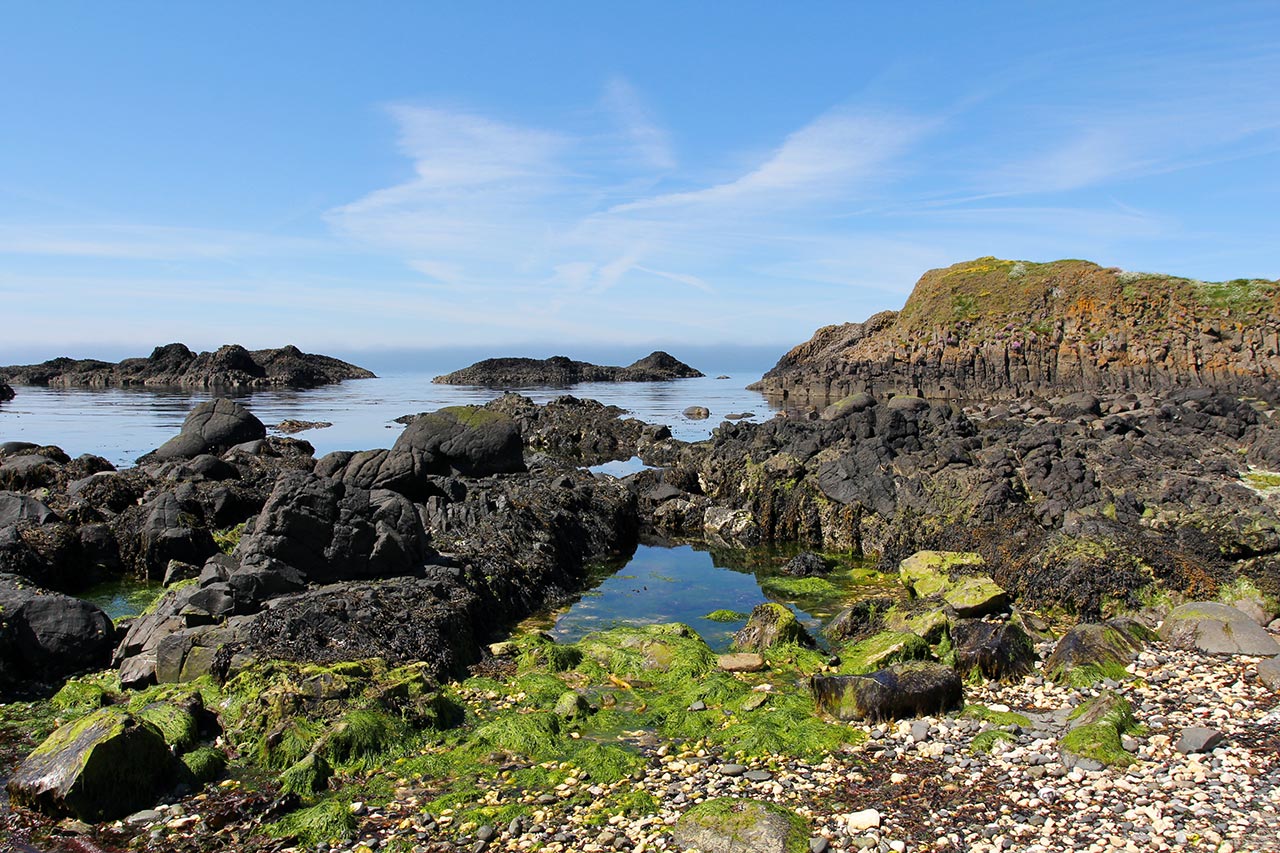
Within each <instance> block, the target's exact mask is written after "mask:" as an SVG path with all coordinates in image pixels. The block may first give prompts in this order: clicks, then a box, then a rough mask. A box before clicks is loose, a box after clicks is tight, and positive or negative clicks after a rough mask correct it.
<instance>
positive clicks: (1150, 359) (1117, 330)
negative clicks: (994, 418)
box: [753, 258, 1280, 406]
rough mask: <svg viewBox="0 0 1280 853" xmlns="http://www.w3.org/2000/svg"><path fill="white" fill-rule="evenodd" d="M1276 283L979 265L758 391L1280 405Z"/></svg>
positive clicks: (829, 397) (805, 353)
mask: <svg viewBox="0 0 1280 853" xmlns="http://www.w3.org/2000/svg"><path fill="white" fill-rule="evenodd" d="M1277 380H1280V282H1277V281H1267V280H1261V279H1236V280H1234V281H1228V282H1200V281H1192V280H1189V279H1185V278H1178V277H1175V276H1168V275H1159V274H1151V273H1131V272H1124V271H1122V270H1118V269H1114V268H1111V269H1107V268H1103V267H1100V266H1098V265H1097V264H1093V263H1089V262H1088V261H1078V260H1064V261H1054V262H1052V263H1045V264H1036V263H1029V262H1025V261H1006V260H999V259H996V258H979V259H977V260H974V261H968V262H965V263H959V264H955V265H954V266H950V267H947V268H946V269H937V270H930V271H929V272H927V273H925V274H924V276H922V277H921V278H920V281H919V282H918V283H917V284H916V286H915V289H914V290H913V291H912V293H911V296H910V297H909V298H908V299H907V302H906V304H905V305H904V306H903V308H902V310H901V311H884V312H881V313H879V314H875V315H874V316H872V317H870V318H869V319H867V320H866V321H865V322H862V323H845V324H843V325H832V326H826V327H824V328H822V329H819V330H818V331H817V333H816V334H815V335H814V336H813V338H812V339H810V340H809V341H806V342H805V343H803V344H801V345H800V346H798V347H796V348H794V349H792V350H791V351H790V352H788V353H787V354H786V355H785V356H783V357H782V359H781V360H780V361H779V362H778V364H777V366H775V367H774V368H773V369H772V370H770V371H769V372H768V373H767V374H765V376H764V378H763V379H762V380H761V381H760V382H759V383H758V384H757V385H755V386H753V387H755V388H757V389H758V390H760V391H763V392H764V393H765V394H766V395H768V396H769V397H771V398H773V399H775V400H785V401H787V402H788V403H790V404H793V405H805V404H813V405H820V406H821V405H826V404H828V403H831V402H834V401H836V400H839V399H841V398H844V397H846V396H849V395H851V394H855V393H859V392H865V393H870V394H873V395H875V396H881V397H883V396H891V395H893V394H911V395H914V396H920V397H926V398H930V399H958V400H977V399H982V400H992V399H1000V400H1016V399H1023V398H1027V397H1036V396H1040V397H1048V396H1054V395H1060V394H1069V393H1072V392H1076V391H1089V392H1092V393H1099V392H1108V391H1110V392H1124V391H1137V392H1142V391H1154V392H1158V391H1169V390H1173V389H1179V388H1213V389H1215V390H1218V391H1222V392H1225V393H1229V394H1236V395H1246V396H1254V397H1260V398H1263V399H1266V400H1269V401H1272V402H1276V401H1277V400H1280V382H1278V381H1277Z"/></svg>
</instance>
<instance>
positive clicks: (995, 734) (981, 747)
mask: <svg viewBox="0 0 1280 853" xmlns="http://www.w3.org/2000/svg"><path fill="white" fill-rule="evenodd" d="M1017 739H1018V738H1017V737H1015V736H1014V734H1013V732H1006V731H1004V730H1003V729H987V730H986V731H985V732H978V734H977V735H975V736H974V738H973V742H972V743H971V744H969V751H970V752H972V753H973V754H974V755H985V754H986V753H988V752H990V751H991V750H993V749H995V746H996V743H998V742H1000V741H1004V742H1006V743H1014V742H1015V741H1017Z"/></svg>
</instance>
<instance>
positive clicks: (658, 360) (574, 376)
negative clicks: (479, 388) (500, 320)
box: [432, 351, 703, 388]
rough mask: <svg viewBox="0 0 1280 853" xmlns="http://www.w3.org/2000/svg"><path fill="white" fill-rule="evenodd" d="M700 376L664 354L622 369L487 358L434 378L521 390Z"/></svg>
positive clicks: (560, 359)
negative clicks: (547, 386)
mask: <svg viewBox="0 0 1280 853" xmlns="http://www.w3.org/2000/svg"><path fill="white" fill-rule="evenodd" d="M702 375H703V374H702V373H701V372H700V371H697V370H694V369H693V368H692V367H690V366H689V365H687V364H685V363H684V362H683V361H680V360H679V359H677V358H674V357H673V356H671V355H668V354H667V353H665V352H661V351H658V352H652V353H650V354H649V355H646V356H645V357H644V358H642V359H640V360H639V361H637V362H635V363H634V364H629V365H627V366H626V367H611V366H609V365H601V364H590V363H588V362H585V361H573V360H571V359H569V358H568V357H566V356H563V355H556V356H552V357H551V358H541V359H540V358H487V359H485V360H484V361H478V362H476V363H475V364H473V365H471V366H470V367H464V368H463V369H462V370H455V371H454V372H453V373H446V374H445V375H444V376H437V377H436V378H435V379H433V380H432V381H433V382H436V383H439V384H441V385H486V386H498V387H504V388H524V387H529V386H532V385H576V384H578V383H579V382H664V381H666V380H668V379H694V378H697V377H699V376H702Z"/></svg>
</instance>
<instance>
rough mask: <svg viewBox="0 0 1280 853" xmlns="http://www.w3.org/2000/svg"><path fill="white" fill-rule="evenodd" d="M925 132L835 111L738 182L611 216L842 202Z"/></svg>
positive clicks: (909, 124) (896, 120) (623, 208)
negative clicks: (688, 209)
mask: <svg viewBox="0 0 1280 853" xmlns="http://www.w3.org/2000/svg"><path fill="white" fill-rule="evenodd" d="M926 128H927V123H925V122H922V121H918V120H911V119H906V118H902V117H891V116H877V115H859V114H855V113H850V112H846V111H844V110H835V111H833V112H831V113H828V114H826V115H823V116H820V117H818V118H817V119H816V120H814V121H813V122H811V123H810V124H808V125H806V126H804V127H802V128H800V129H799V130H797V131H795V132H794V133H792V134H791V135H790V136H788V137H787V138H786V140H785V141H783V143H782V144H781V145H780V146H779V147H778V148H777V149H776V150H775V151H773V152H772V153H771V154H770V156H769V157H768V158H767V159H765V161H764V162H763V163H761V164H760V165H759V166H757V167H755V168H754V169H752V170H750V171H749V172H747V173H746V174H744V175H742V176H740V177H738V178H735V179H733V180H731V181H727V182H724V183H720V184H716V185H714V186H710V187H706V188H703V189H697V190H690V191H686V192H677V193H669V194H666V195H660V196H655V197H653V198H645V199H639V200H636V201H633V202H629V203H627V204H622V205H619V206H617V207H615V208H614V209H613V211H612V212H614V213H626V212H634V211H652V210H659V209H663V208H676V207H706V206H712V205H733V206H734V207H735V208H739V209H740V208H741V207H742V206H744V205H748V206H757V207H767V208H769V209H776V207H777V206H778V205H783V206H795V205H803V204H810V203H813V202H814V201H816V200H827V199H832V198H847V197H848V194H849V193H850V191H851V190H853V189H855V188H856V186H857V184H858V183H859V182H865V181H870V180H874V179H881V178H884V177H885V174H884V170H885V169H886V168H887V166H888V164H889V163H890V162H891V161H893V160H895V159H896V158H897V157H899V156H900V155H901V154H902V153H903V152H904V151H905V150H906V149H907V148H908V147H909V146H910V145H911V144H912V143H913V142H914V141H915V140H916V139H917V138H919V136H920V135H921V133H922V132H923V131H924V130H925V129H926Z"/></svg>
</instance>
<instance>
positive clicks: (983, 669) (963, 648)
mask: <svg viewBox="0 0 1280 853" xmlns="http://www.w3.org/2000/svg"><path fill="white" fill-rule="evenodd" d="M951 641H952V643H953V644H954V647H955V654H956V662H955V667H956V670H957V671H959V673H960V674H961V675H968V674H969V673H971V672H973V671H974V670H977V671H978V672H979V673H981V674H982V677H983V678H986V679H988V680H991V681H1013V680H1016V679H1019V678H1022V676H1024V675H1026V674H1027V673H1029V672H1031V670H1032V669H1034V668H1035V662H1036V651H1035V645H1034V644H1033V643H1032V642H1031V638H1030V637H1028V636H1027V633H1026V631H1023V630H1022V628H1021V626H1019V625H1018V624H1017V623H1015V622H1007V621H994V622H993V621H987V620H983V619H957V620H955V621H954V622H952V623H951Z"/></svg>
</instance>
